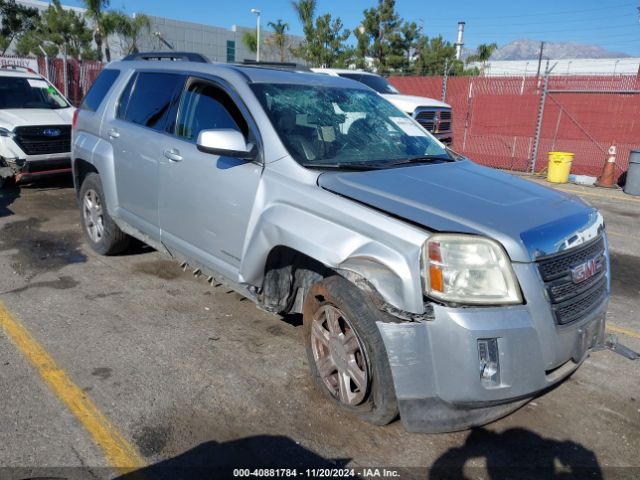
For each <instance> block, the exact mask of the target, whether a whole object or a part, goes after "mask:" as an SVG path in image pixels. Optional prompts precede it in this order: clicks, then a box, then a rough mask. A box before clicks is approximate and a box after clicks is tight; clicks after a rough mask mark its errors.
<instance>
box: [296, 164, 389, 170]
mask: <svg viewBox="0 0 640 480" xmlns="http://www.w3.org/2000/svg"><path fill="white" fill-rule="evenodd" d="M303 166H304V167H307V168H326V169H327V170H357V171H363V170H379V169H381V168H384V167H385V165H384V164H374V163H367V162H363V163H304V164H303Z"/></svg>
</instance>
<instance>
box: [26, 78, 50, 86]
mask: <svg viewBox="0 0 640 480" xmlns="http://www.w3.org/2000/svg"><path fill="white" fill-rule="evenodd" d="M27 82H29V85H31V86H32V87H33V88H45V89H48V88H49V84H48V83H47V82H45V81H44V80H38V79H37V78H27Z"/></svg>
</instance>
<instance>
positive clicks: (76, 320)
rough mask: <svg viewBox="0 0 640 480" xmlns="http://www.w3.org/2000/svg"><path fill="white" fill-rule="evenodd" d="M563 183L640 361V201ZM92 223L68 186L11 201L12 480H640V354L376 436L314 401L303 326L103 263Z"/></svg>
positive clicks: (2, 269) (3, 242) (131, 254)
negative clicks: (449, 429) (472, 422)
mask: <svg viewBox="0 0 640 480" xmlns="http://www.w3.org/2000/svg"><path fill="white" fill-rule="evenodd" d="M535 181H540V180H535ZM558 188H561V189H563V190H568V191H571V192H573V193H577V194H579V195H581V196H582V197H583V198H584V199H585V200H587V201H589V202H590V203H592V204H593V205H594V206H596V207H598V208H599V209H600V211H601V212H602V214H603V215H604V218H605V221H606V224H607V230H608V233H609V240H610V247H611V253H612V271H613V284H612V287H613V296H612V299H611V305H610V309H609V314H608V325H609V328H610V332H613V333H616V334H617V335H618V337H619V339H620V341H621V342H622V343H624V344H626V345H628V346H629V347H631V348H633V349H635V350H637V351H640V319H639V318H638V315H639V313H640V246H639V240H640V197H632V196H628V195H624V194H623V193H621V192H619V191H611V190H604V189H595V188H587V187H577V186H571V185H564V186H560V187H558ZM79 218H80V217H79V211H78V208H77V204H76V200H75V197H74V191H73V188H72V186H71V184H70V182H69V181H68V180H67V179H64V178H59V179H52V180H48V181H46V182H40V183H36V184H32V185H26V186H22V187H20V188H16V189H11V190H8V191H3V192H2V193H0V302H1V303H0V322H1V323H3V327H4V328H3V329H0V479H5V478H7V479H14V478H16V479H17V478H26V477H29V476H31V477H35V476H44V475H48V476H57V477H63V478H115V477H117V476H119V475H125V476H127V475H128V476H131V475H132V474H131V472H134V474H135V473H142V474H143V475H144V477H145V478H160V477H162V476H165V477H166V478H191V477H196V476H201V478H223V477H225V476H231V475H232V474H233V470H234V469H237V468H246V469H254V468H263V469H265V468H266V469H278V468H296V469H297V470H296V472H298V475H297V476H300V477H302V478H306V477H309V476H320V473H323V472H324V473H346V474H349V473H351V472H350V470H349V469H357V471H356V473H360V474H361V475H362V476H364V477H375V474H376V471H375V470H367V471H363V470H362V469H365V468H372V469H373V468H380V469H382V468H386V469H387V470H386V471H383V470H379V471H378V473H379V474H380V476H382V475H384V474H387V473H388V475H387V476H392V475H393V474H395V473H397V474H398V475H400V477H401V478H441V477H439V475H441V476H442V477H449V478H451V477H456V476H459V475H463V474H464V475H466V476H467V477H468V478H504V476H505V475H510V474H514V472H518V474H522V475H525V474H526V475H530V477H527V478H542V477H544V478H553V477H558V478H572V477H570V476H569V475H575V477H573V478H583V477H582V475H588V478H637V477H639V476H640V456H639V455H638V452H640V361H636V362H632V361H630V360H627V359H625V358H623V357H621V356H620V355H616V354H614V353H613V352H610V351H601V352H596V353H593V354H592V356H591V357H590V358H589V359H588V360H587V361H586V362H585V364H584V365H583V366H582V367H581V368H580V369H579V370H578V371H577V372H576V373H575V374H574V375H573V376H572V377H571V378H570V379H569V380H567V381H566V382H564V383H563V384H562V385H560V386H559V387H557V388H555V389H553V390H552V391H550V392H548V393H546V394H544V395H543V396H541V397H539V398H536V399H535V400H533V401H532V402H530V403H529V404H527V405H526V406H525V407H523V408H522V409H520V410H519V411H517V412H515V413H514V414H512V415H510V416H508V417H506V418H504V419H502V420H500V421H498V422H495V423H493V424H491V425H489V426H486V427H483V428H477V429H474V430H473V431H465V432H458V433H452V434H438V435H421V434H410V433H407V432H406V431H405V430H404V429H403V428H402V426H401V424H400V422H395V423H393V424H391V425H388V426H386V427H375V426H371V425H368V424H366V423H364V422H362V421H360V420H358V419H357V418H354V417H353V416H351V415H349V414H348V413H345V412H342V411H341V410H340V409H338V408H336V407H335V406H333V405H331V404H330V403H328V402H326V401H325V400H324V398H323V397H322V396H321V395H320V394H319V393H318V392H317V391H316V389H315V387H314V385H313V384H312V381H311V378H310V376H309V373H308V366H307V364H306V357H305V354H304V347H303V342H302V339H301V328H300V318H299V317H297V316H290V317H281V316H277V315H272V314H268V313H265V312H262V311H260V310H258V309H257V308H256V307H255V305H254V304H253V303H252V302H250V301H248V300H245V299H243V298H241V297H240V296H238V295H237V294H235V293H233V292H231V291H229V290H228V289H227V288H225V287H223V286H221V285H217V286H213V287H212V286H209V285H208V284H207V283H206V282H205V281H204V280H199V279H196V278H194V277H193V276H192V275H191V274H190V273H189V272H183V271H182V270H181V269H180V268H179V266H178V264H177V263H175V262H173V261H172V260H170V259H168V258H165V257H163V256H162V255H160V254H159V253H158V252H155V251H153V250H152V249H150V248H148V247H145V246H144V245H141V244H136V245H135V246H134V247H133V248H132V249H130V250H129V251H128V252H126V253H125V254H123V255H120V256H116V257H101V256H99V255H97V254H95V253H93V252H92V251H91V250H90V249H89V247H88V246H87V245H86V244H84V242H83V239H82V235H81V229H80V223H79ZM2 304H3V305H4V306H2ZM3 312H4V313H3ZM211 468H213V469H211ZM342 468H346V469H347V470H346V472H343V471H342V470H335V469H342ZM314 469H315V470H314ZM323 469H334V470H328V471H325V470H323ZM214 473H215V474H216V475H215V476H213V474H214ZM236 473H237V474H240V473H242V472H240V471H238V472H236ZM245 473H246V472H245ZM257 473H265V474H267V476H272V477H273V475H269V473H274V471H271V472H270V471H258V472H257ZM276 473H277V472H276ZM290 473H291V472H290ZM501 475H502V476H501ZM563 475H564V476H563ZM131 478H133V477H131ZM396 478H397V477H396ZM512 478H513V477H512Z"/></svg>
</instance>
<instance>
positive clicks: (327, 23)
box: [315, 13, 351, 68]
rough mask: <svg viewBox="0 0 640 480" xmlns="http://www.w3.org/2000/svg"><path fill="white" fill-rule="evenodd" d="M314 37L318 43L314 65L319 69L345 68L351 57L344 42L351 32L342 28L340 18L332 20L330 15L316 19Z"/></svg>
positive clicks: (326, 14)
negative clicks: (319, 67)
mask: <svg viewBox="0 0 640 480" xmlns="http://www.w3.org/2000/svg"><path fill="white" fill-rule="evenodd" d="M315 30H316V36H317V41H318V47H319V48H318V49H317V53H316V55H317V57H316V64H317V65H318V66H321V67H326V68H332V67H345V66H347V63H348V60H349V58H350V57H351V50H350V49H349V48H348V47H347V46H346V44H345V41H346V40H347V39H348V38H349V36H350V35H351V32H350V31H349V30H348V29H346V28H344V25H343V24H342V20H341V19H340V18H336V19H333V18H332V17H331V14H330V13H325V14H324V15H321V16H319V17H318V18H316V24H315Z"/></svg>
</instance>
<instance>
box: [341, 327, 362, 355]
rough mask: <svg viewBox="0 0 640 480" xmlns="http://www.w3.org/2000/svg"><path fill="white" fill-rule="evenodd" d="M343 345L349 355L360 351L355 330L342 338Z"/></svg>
mask: <svg viewBox="0 0 640 480" xmlns="http://www.w3.org/2000/svg"><path fill="white" fill-rule="evenodd" d="M341 340H342V344H343V345H344V348H345V351H346V352H347V353H351V354H353V353H356V352H357V351H358V350H360V344H359V343H358V338H357V337H356V334H355V333H354V332H353V330H351V331H349V333H347V334H346V335H343V336H341Z"/></svg>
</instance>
